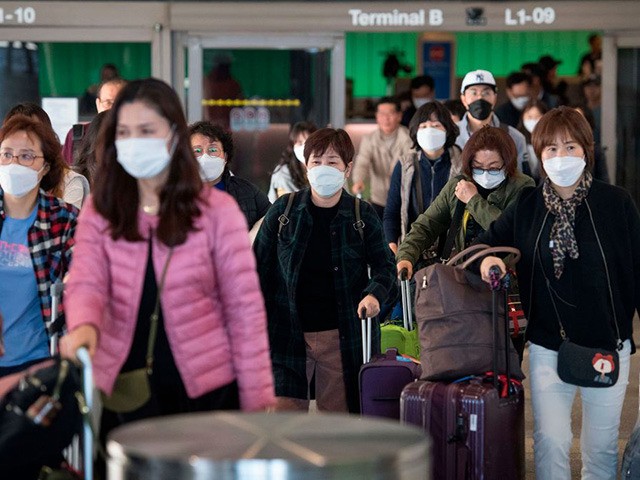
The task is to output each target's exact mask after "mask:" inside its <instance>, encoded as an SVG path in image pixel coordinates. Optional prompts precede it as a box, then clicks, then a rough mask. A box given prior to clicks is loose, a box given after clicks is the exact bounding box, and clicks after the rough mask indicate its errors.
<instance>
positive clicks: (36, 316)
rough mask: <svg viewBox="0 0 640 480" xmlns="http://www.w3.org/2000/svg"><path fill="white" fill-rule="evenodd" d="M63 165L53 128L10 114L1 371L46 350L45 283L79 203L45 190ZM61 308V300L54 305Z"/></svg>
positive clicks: (68, 241)
mask: <svg viewBox="0 0 640 480" xmlns="http://www.w3.org/2000/svg"><path fill="white" fill-rule="evenodd" d="M64 171H65V164H64V160H63V159H62V156H61V154H60V144H59V143H58V140H57V138H56V136H55V133H54V132H53V130H51V129H50V128H48V127H46V126H45V125H43V124H42V123H40V122H38V121H34V120H32V119H30V118H28V117H25V116H24V115H16V116H14V117H13V118H11V119H10V120H9V121H7V122H6V123H5V124H4V125H3V127H2V130H0V188H1V189H0V311H1V312H2V315H3V316H4V326H3V327H2V328H3V331H2V333H3V334H4V338H5V348H6V352H5V355H4V356H2V357H0V376H4V375H8V374H11V373H14V372H17V371H20V370H23V369H25V368H27V367H28V366H29V365H31V364H33V363H37V362H38V361H40V360H42V359H43V358H46V357H48V356H49V336H48V333H47V329H46V328H45V325H46V324H48V322H49V321H50V320H51V297H50V293H49V292H50V289H51V285H52V284H54V283H56V282H61V281H62V278H63V276H64V274H65V273H66V271H67V269H68V267H69V263H70V261H71V251H72V247H73V245H74V239H73V236H74V233H75V228H76V220H77V216H78V210H77V209H76V208H75V207H74V206H72V205H70V204H67V203H65V202H63V201H62V200H60V199H59V198H56V197H54V196H52V195H49V194H47V193H45V191H48V190H51V189H52V188H54V187H55V186H56V185H59V183H60V179H61V178H62V177H63V175H64ZM58 313H62V302H60V303H59V305H58Z"/></svg>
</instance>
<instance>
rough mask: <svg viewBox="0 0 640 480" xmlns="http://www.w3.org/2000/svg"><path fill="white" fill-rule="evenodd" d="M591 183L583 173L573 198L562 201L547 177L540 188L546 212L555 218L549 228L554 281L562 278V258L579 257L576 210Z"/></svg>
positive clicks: (588, 175)
mask: <svg viewBox="0 0 640 480" xmlns="http://www.w3.org/2000/svg"><path fill="white" fill-rule="evenodd" d="M592 183H593V177H592V176H591V174H590V173H589V172H585V174H584V176H583V177H582V180H581V181H580V183H579V184H578V186H577V187H576V191H575V192H573V196H572V197H571V198H569V199H567V200H563V199H562V198H560V196H559V195H558V194H557V193H556V191H555V190H554V189H553V187H552V186H551V181H550V180H549V177H547V178H546V179H545V181H544V184H543V186H542V196H543V198H544V204H545V206H546V207H547V210H549V212H551V213H552V214H553V215H554V216H555V217H556V218H555V221H554V222H553V225H552V226H551V235H550V238H551V242H550V249H551V256H552V257H553V271H554V273H555V276H556V279H559V278H560V277H561V276H562V272H563V271H564V258H565V256H566V255H569V258H572V259H573V260H575V259H577V258H578V256H579V252H578V242H576V235H575V232H574V231H573V229H574V227H575V222H576V208H577V207H578V205H580V203H582V200H584V199H585V197H586V196H587V194H588V193H589V189H590V188H591V184H592Z"/></svg>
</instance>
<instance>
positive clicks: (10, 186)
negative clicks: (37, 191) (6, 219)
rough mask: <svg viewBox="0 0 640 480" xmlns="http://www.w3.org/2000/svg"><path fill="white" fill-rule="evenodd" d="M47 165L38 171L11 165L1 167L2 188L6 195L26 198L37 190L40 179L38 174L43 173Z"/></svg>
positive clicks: (0, 181) (0, 180) (15, 164)
mask: <svg viewBox="0 0 640 480" xmlns="http://www.w3.org/2000/svg"><path fill="white" fill-rule="evenodd" d="M44 168H45V165H43V166H42V168H41V169H40V170H38V171H36V170H33V169H31V168H29V167H25V166H24V165H19V164H17V163H10V164H9V165H0V187H2V190H4V192H5V193H8V194H10V195H13V196H14V197H24V196H25V195H26V194H27V193H29V192H30V191H31V190H33V189H34V188H36V186H37V185H38V183H39V182H40V179H39V178H38V174H39V173H40V172H42V171H43V170H44Z"/></svg>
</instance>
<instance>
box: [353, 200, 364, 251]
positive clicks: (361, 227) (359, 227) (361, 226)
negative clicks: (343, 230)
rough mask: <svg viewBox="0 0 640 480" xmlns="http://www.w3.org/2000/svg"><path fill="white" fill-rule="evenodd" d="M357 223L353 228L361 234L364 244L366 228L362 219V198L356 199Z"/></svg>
mask: <svg viewBox="0 0 640 480" xmlns="http://www.w3.org/2000/svg"><path fill="white" fill-rule="evenodd" d="M355 200H356V207H355V208H356V223H354V224H353V228H355V229H356V230H357V231H358V233H359V234H360V240H362V241H363V242H364V227H365V223H364V221H362V217H360V198H358V197H356V198H355Z"/></svg>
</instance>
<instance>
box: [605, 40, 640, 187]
mask: <svg viewBox="0 0 640 480" xmlns="http://www.w3.org/2000/svg"><path fill="white" fill-rule="evenodd" d="M620 48H640V31H638V32H625V33H624V34H620V33H605V34H604V35H603V37H602V99H601V103H602V127H601V128H602V145H603V146H604V147H606V148H607V168H608V171H609V178H610V179H611V183H613V184H615V183H616V175H617V172H616V168H617V159H618V152H617V150H618V148H617V147H618V145H617V130H618V121H617V118H618V111H617V110H618V49H620Z"/></svg>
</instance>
